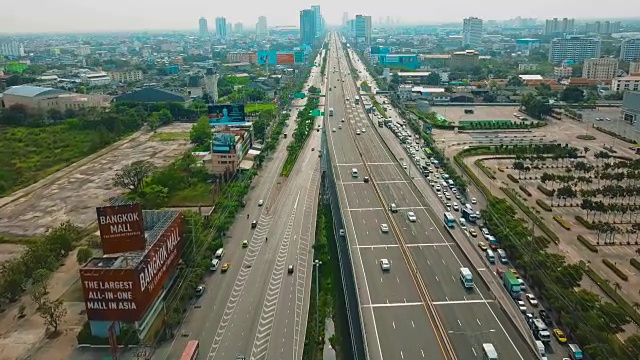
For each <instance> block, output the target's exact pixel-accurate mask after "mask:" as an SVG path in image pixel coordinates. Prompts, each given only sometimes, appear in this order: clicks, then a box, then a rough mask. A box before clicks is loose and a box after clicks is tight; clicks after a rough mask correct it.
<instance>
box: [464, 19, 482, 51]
mask: <svg viewBox="0 0 640 360" xmlns="http://www.w3.org/2000/svg"><path fill="white" fill-rule="evenodd" d="M481 44H482V19H479V18H477V17H470V18H466V19H464V20H463V21H462V45H463V46H465V47H467V48H472V49H476V48H478V47H479V46H480V45H481Z"/></svg>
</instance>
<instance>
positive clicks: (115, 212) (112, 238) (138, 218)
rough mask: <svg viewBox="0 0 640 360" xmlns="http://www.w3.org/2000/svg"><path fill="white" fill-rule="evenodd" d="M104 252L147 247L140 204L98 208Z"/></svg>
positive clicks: (119, 251) (109, 252)
mask: <svg viewBox="0 0 640 360" xmlns="http://www.w3.org/2000/svg"><path fill="white" fill-rule="evenodd" d="M96 213H97V215H98V227H99V228H100V238H101V239H102V251H103V253H104V254H114V253H123V252H129V251H141V250H144V249H145V247H146V240H145V237H144V221H143V219H142V207H141V206H140V204H127V205H118V206H104V207H99V208H96Z"/></svg>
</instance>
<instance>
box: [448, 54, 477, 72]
mask: <svg viewBox="0 0 640 360" xmlns="http://www.w3.org/2000/svg"><path fill="white" fill-rule="evenodd" d="M479 62H480V55H479V54H478V52H477V51H475V50H467V51H458V52H454V53H453V54H451V58H449V68H451V70H452V71H459V70H468V69H471V68H473V67H475V66H478V63H479Z"/></svg>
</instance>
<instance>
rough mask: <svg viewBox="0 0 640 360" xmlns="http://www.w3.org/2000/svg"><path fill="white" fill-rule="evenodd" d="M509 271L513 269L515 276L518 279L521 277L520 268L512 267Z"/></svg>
mask: <svg viewBox="0 0 640 360" xmlns="http://www.w3.org/2000/svg"><path fill="white" fill-rule="evenodd" d="M509 271H511V273H512V274H513V276H515V277H516V279H520V274H518V270H516V269H514V268H511V269H509Z"/></svg>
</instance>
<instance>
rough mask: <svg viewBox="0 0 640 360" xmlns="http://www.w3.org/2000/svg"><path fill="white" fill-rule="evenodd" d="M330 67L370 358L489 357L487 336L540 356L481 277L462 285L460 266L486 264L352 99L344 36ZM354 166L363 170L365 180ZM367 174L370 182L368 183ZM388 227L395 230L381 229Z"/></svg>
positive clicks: (513, 355) (332, 140) (337, 147)
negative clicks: (472, 259)
mask: <svg viewBox="0 0 640 360" xmlns="http://www.w3.org/2000/svg"><path fill="white" fill-rule="evenodd" d="M337 45H338V46H337ZM334 66H335V69H336V71H335V72H334V70H333V69H334ZM327 69H328V72H329V83H328V85H329V86H330V87H331V88H332V89H331V91H330V92H328V93H327V96H328V101H327V106H328V107H332V108H333V109H334V116H333V117H329V118H328V120H326V122H327V124H326V125H325V126H326V127H328V128H331V131H327V134H328V136H327V139H328V141H329V149H330V153H331V158H332V162H333V166H334V173H335V174H336V175H335V176H336V182H337V183H338V192H339V196H340V205H341V208H342V211H343V214H344V218H345V223H346V227H347V229H346V232H347V241H348V242H349V246H350V247H351V253H352V259H353V262H354V270H355V272H356V281H357V284H358V294H359V297H360V303H361V307H362V309H361V314H362V318H363V322H364V324H363V326H364V332H365V341H366V347H367V351H368V355H369V358H370V359H375V360H381V359H421V358H426V359H437V358H439V359H473V358H481V357H482V344H483V343H492V344H494V346H495V347H496V349H497V351H498V352H499V354H500V356H501V358H506V359H532V358H533V356H532V355H531V353H530V352H529V350H528V347H527V344H525V343H524V341H522V340H521V338H520V337H519V336H518V335H517V333H516V330H515V328H514V327H513V326H512V325H511V323H510V322H509V321H508V320H507V319H506V318H505V316H504V315H503V313H502V311H501V310H500V308H499V307H498V305H497V304H496V303H495V302H494V301H495V300H494V296H493V295H492V294H491V292H490V291H489V289H488V288H486V286H485V285H484V284H483V282H481V281H479V280H477V281H476V282H475V288H474V289H473V290H472V291H467V290H465V288H464V287H463V286H462V285H461V283H460V280H459V277H458V276H459V270H460V268H461V267H469V268H472V269H473V272H474V278H476V279H477V278H478V276H479V275H478V271H486V269H483V268H480V269H474V268H473V266H471V265H470V264H468V263H467V261H466V259H465V257H464V256H463V254H462V253H461V252H460V250H459V248H458V247H457V246H456V245H455V243H454V242H453V239H452V238H451V236H450V235H448V234H445V231H444V230H443V222H442V220H441V219H440V217H442V214H437V213H436V212H435V211H434V210H433V209H432V208H431V207H430V204H429V203H427V201H425V199H424V197H423V196H421V195H420V193H419V192H418V190H417V188H416V187H415V185H414V184H413V183H412V182H411V181H410V179H409V178H408V175H407V173H406V171H404V170H403V168H402V166H401V165H400V164H399V163H398V161H397V157H396V156H394V154H392V153H391V151H390V150H389V148H387V147H386V146H385V144H384V143H383V142H382V140H381V139H380V137H379V135H378V134H377V131H376V129H375V128H373V126H374V125H373V123H372V122H371V121H370V120H369V119H368V117H367V115H366V114H365V112H364V109H363V107H362V106H360V105H355V104H354V98H355V97H356V96H358V95H357V91H356V88H355V85H354V83H353V80H352V79H351V77H350V76H349V68H348V65H347V63H346V58H345V55H344V51H343V50H342V48H341V47H340V46H339V42H338V41H337V38H336V37H332V42H331V46H330V57H329V66H328V67H327ZM342 118H344V119H345V122H341V120H342ZM340 124H342V129H340V128H339V125H340ZM333 128H336V131H335V132H333ZM363 129H364V131H363ZM327 130H329V129H327ZM357 130H360V133H361V134H360V135H357V134H356V131H357ZM395 155H398V154H395ZM400 157H402V155H400ZM406 162H407V163H409V160H406ZM353 168H356V169H358V171H359V176H358V177H357V178H356V177H353V176H352V169H353ZM364 176H368V177H369V178H370V179H371V181H370V182H369V183H365V182H364V181H363V177H364ZM391 203H395V204H396V205H397V206H398V210H399V211H398V212H397V213H391V212H390V211H388V206H389V204H391ZM408 211H412V212H414V213H415V214H416V216H417V221H416V222H409V221H408V219H407V212H408ZM381 224H388V226H389V227H390V228H391V231H389V232H388V233H383V232H382V231H381ZM380 259H388V260H390V262H391V264H392V265H391V271H389V272H386V273H383V272H382V270H381V267H380V264H379V261H380Z"/></svg>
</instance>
